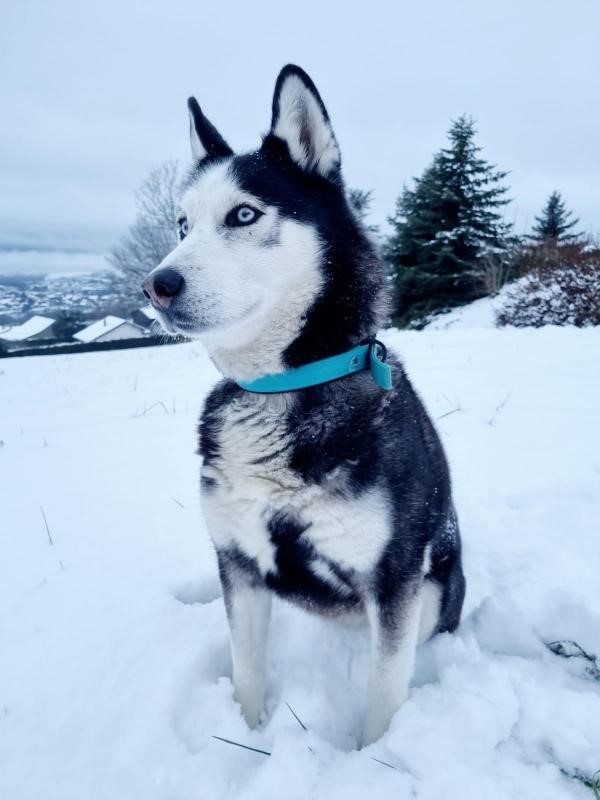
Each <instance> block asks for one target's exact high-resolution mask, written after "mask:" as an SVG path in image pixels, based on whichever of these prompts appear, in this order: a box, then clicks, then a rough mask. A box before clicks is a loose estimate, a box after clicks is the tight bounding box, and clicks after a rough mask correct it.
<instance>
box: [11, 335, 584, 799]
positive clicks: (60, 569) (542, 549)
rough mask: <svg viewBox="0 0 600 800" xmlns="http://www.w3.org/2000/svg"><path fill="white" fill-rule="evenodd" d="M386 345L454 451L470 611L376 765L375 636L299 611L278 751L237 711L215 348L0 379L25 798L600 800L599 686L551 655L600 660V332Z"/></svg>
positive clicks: (279, 608)
mask: <svg viewBox="0 0 600 800" xmlns="http://www.w3.org/2000/svg"><path fill="white" fill-rule="evenodd" d="M383 338H384V340H385V341H386V342H387V344H388V345H390V346H392V347H393V348H395V349H396V350H397V351H398V352H399V353H401V355H402V357H403V358H404V360H405V363H406V365H407V368H408V371H409V374H410V375H411V377H412V378H413V381H414V383H415V385H416V386H417V388H418V390H419V391H420V393H421V394H422V396H423V398H424V400H425V401H426V404H427V406H428V408H429V409H430V412H431V414H432V416H433V417H434V418H435V419H436V420H437V425H438V427H439V430H440V432H441V435H442V437H443V440H444V443H445V446H446V448H447V452H448V456H449V460H450V463H451V468H452V473H453V478H454V484H455V495H456V503H457V507H458V512H459V516H460V520H461V525H462V531H463V537H464V542H465V571H466V574H467V580H468V594H467V600H466V606H465V614H464V621H463V623H462V625H461V627H460V628H459V631H458V632H457V633H456V634H455V635H452V636H450V635H444V636H439V637H437V638H436V639H434V640H433V641H431V642H430V643H428V644H426V645H424V646H423V647H422V648H421V651H420V654H419V659H418V665H417V671H416V675H415V679H414V681H413V687H412V690H411V695H410V698H409V700H408V701H407V703H406V704H405V705H404V707H403V708H402V709H401V710H400V711H399V712H398V713H397V714H396V716H395V717H394V719H393V721H392V725H391V728H390V731H389V732H388V734H387V735H386V736H385V737H384V738H383V739H382V740H381V741H380V742H378V743H376V744H374V745H372V746H371V747H369V748H367V749H366V750H363V751H360V750H357V749H356V747H357V741H358V736H359V731H360V726H361V722H362V718H363V715H364V711H365V701H366V676H367V667H368V639H367V633H366V631H365V630H362V629H360V628H359V629H346V628H344V627H341V626H339V625H338V624H336V623H334V622H331V621H326V620H322V619H319V618H316V617H310V616H307V615H306V614H304V613H303V612H302V611H300V610H298V609H296V608H294V607H292V606H288V605H284V604H283V603H279V602H277V603H276V604H275V609H274V618H273V622H272V628H271V643H270V650H269V657H268V689H267V696H268V700H267V712H266V717H265V720H264V722H263V724H262V725H261V727H260V728H259V729H258V730H255V731H249V730H248V729H247V727H246V726H245V723H244V722H243V720H242V718H241V715H240V711H239V707H238V706H237V705H236V704H235V703H234V702H233V699H232V688H231V682H230V677H229V676H230V669H231V665H230V657H229V651H228V633H227V625H226V621H225V611H224V608H223V602H222V599H221V597H220V590H219V584H218V578H217V572H216V567H215V559H214V555H213V551H212V548H211V546H210V543H209V540H208V537H207V534H206V530H205V527H204V524H203V521H202V516H201V511H200V508H199V498H198V469H199V463H198V457H197V456H196V455H195V454H194V450H195V447H196V442H195V426H196V417H197V411H198V409H199V407H200V404H201V401H202V398H203V397H204V396H205V394H206V392H207V391H208V389H209V388H210V386H211V385H212V384H213V383H214V381H215V380H216V379H217V374H216V372H215V370H214V367H213V366H212V365H211V363H210V361H209V360H208V358H207V357H206V355H205V354H204V352H203V351H202V348H201V347H200V346H199V345H196V344H181V345H173V346H170V347H163V348H144V349H137V350H130V351H111V352H107V353H88V354H73V355H63V356H45V357H30V358H22V359H6V360H4V361H2V362H0V440H2V442H1V446H0V487H1V493H2V501H1V509H2V514H1V519H2V527H1V530H0V544H1V546H2V554H3V558H2V562H1V566H0V626H1V631H0V640H1V641H2V655H1V657H0V796H2V797H5V798H15V799H16V798H18V800H40V798H44V800H71V799H73V800H75V798H77V800H80V799H81V798H86V800H106V799H107V798H110V800H139V798H142V797H143V798H144V800H213V799H214V800H217V799H218V800H221V799H224V798H236V800H238V798H241V800H244V799H248V798H253V799H254V798H256V800H269V798H278V799H279V798H282V797H283V798H286V800H287V798H311V800H312V799H313V798H317V799H318V798H327V799H328V800H337V798H344V800H355V799H356V800H358V799H359V798H360V800H364V798H365V796H369V797H373V798H392V797H393V798H403V797H415V798H419V800H434V798H435V800H439V798H441V797H443V798H445V799H446V800H470V798H478V799H479V798H485V799H486V800H505V799H510V800H514V799H515V798H518V800H529V798H531V799H532V800H534V799H535V800H540V798H552V800H563V798H564V799H567V798H568V799H569V800H570V799H573V800H575V799H577V798H581V800H586V798H587V800H589V798H590V797H591V792H590V791H589V789H587V788H586V787H585V786H583V784H582V783H581V782H579V781H577V780H574V779H572V778H569V777H567V775H573V774H575V773H577V774H581V775H588V776H590V775H592V774H593V773H594V772H595V771H596V770H598V769H600V683H598V682H597V681H595V680H593V678H592V677H591V675H589V674H587V673H586V672H585V666H586V663H585V662H584V661H582V659H578V658H572V659H566V658H561V657H559V656H557V655H555V654H553V653H552V652H550V651H549V650H548V649H547V647H545V646H544V644H543V643H544V642H551V641H555V640H561V639H572V640H575V641H577V642H578V643H579V645H580V646H581V647H583V648H584V649H585V650H586V651H587V652H588V653H596V654H600V616H599V611H598V609H599V607H600V580H599V565H600V536H599V535H598V534H599V531H598V520H599V519H600V434H599V431H598V424H597V414H598V408H600V372H599V371H598V368H597V363H598V358H597V356H598V350H599V347H600V329H583V330H577V329H572V328H543V329H539V330H518V329H501V330H485V329H480V330H477V331H476V332H475V331H474V330H461V329H453V328H450V329H449V330H446V331H435V330H434V331H421V332H395V331H390V332H387V333H385V334H383ZM41 509H43V512H44V514H45V517H46V519H47V522H48V529H49V534H50V536H51V538H52V542H53V543H52V544H50V541H49V536H48V533H47V531H46V528H45V524H44V519H43V516H42V510H41ZM286 703H287V704H289V706H291V708H292V709H293V710H294V711H295V712H296V714H297V715H298V716H299V717H300V719H301V720H302V722H303V723H304V724H305V725H306V726H307V728H308V731H307V732H305V731H304V730H303V729H302V727H301V726H300V724H299V723H298V722H297V721H296V719H295V718H294V717H293V715H292V713H291V712H290V710H289V708H288V706H287V705H286ZM215 735H216V736H221V737H224V738H227V739H231V740H234V741H236V742H240V743H243V744H246V745H249V746H251V747H255V748H259V749H262V750H265V751H268V752H269V753H271V755H270V756H266V755H263V754H260V753H256V752H251V751H247V750H243V749H240V748H239V747H235V746H232V745H230V744H226V743H224V742H221V741H218V740H216V739H214V738H212V737H213V736H215ZM374 759H379V761H383V762H386V764H388V765H391V766H392V767H394V768H393V769H392V768H390V766H386V765H385V764H381V763H379V761H376V760H374ZM561 770H563V771H564V772H563V771H561Z"/></svg>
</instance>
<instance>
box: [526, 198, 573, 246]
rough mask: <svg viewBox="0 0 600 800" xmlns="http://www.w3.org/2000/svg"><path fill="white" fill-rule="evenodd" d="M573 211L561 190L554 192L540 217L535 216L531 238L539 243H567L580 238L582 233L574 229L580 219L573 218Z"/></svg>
mask: <svg viewBox="0 0 600 800" xmlns="http://www.w3.org/2000/svg"><path fill="white" fill-rule="evenodd" d="M572 217H573V212H572V211H567V209H566V208H565V204H564V201H563V199H562V197H561V194H560V192H557V191H556V190H555V191H554V192H552V194H551V195H550V197H549V198H548V200H547V202H546V205H545V206H544V208H543V210H542V213H541V214H540V216H539V217H536V218H535V225H534V226H533V227H532V229H531V230H532V235H531V238H532V239H533V240H534V241H535V242H537V243H539V244H549V243H552V244H563V243H564V244H567V243H571V242H574V241H575V240H576V239H578V238H580V235H581V234H578V233H573V232H572V229H573V228H574V227H575V225H577V224H578V222H579V219H572Z"/></svg>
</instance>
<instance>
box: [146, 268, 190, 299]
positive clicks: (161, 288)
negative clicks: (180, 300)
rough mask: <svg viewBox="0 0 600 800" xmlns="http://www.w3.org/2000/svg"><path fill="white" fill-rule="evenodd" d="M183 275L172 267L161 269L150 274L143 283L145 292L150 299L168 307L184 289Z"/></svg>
mask: <svg viewBox="0 0 600 800" xmlns="http://www.w3.org/2000/svg"><path fill="white" fill-rule="evenodd" d="M183 282H184V281H183V277H182V276H181V275H180V274H179V273H178V272H176V271H175V270H174V269H171V268H170V267H166V268H165V269H161V270H160V272H157V273H155V274H154V275H148V277H147V278H146V280H145V281H144V283H143V292H144V294H145V295H146V297H147V298H148V299H149V300H154V302H155V303H157V304H158V305H159V306H162V307H163V308H168V306H170V305H171V302H172V301H173V298H174V297H176V296H177V295H178V294H179V293H180V292H181V290H182V289H183Z"/></svg>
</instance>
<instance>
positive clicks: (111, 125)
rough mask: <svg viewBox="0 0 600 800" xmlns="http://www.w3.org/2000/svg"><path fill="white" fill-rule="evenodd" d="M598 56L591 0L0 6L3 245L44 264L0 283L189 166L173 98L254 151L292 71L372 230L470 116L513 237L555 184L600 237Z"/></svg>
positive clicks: (18, 264) (181, 117)
mask: <svg viewBox="0 0 600 800" xmlns="http://www.w3.org/2000/svg"><path fill="white" fill-rule="evenodd" d="M599 42H600V0H573V2H565V1H564V0H413V2H410V3H407V2H402V0H387V1H386V2H383V0H369V2H364V1H363V2H360V3H352V2H350V0H346V2H344V3H342V2H336V3H333V2H332V3H327V2H326V1H325V0H302V2H299V3H298V4H297V5H296V4H295V3H294V2H293V0H292V1H290V0H287V2H282V0H276V1H273V2H261V0H247V1H246V2H239V1H238V2H235V0H229V2H221V3H215V2H201V0H195V2H190V1H189V0H176V1H175V0H171V2H168V3H167V2H162V1H159V0H145V1H144V2H127V0H120V1H119V0H101V2H95V3H89V2H82V0H78V2H71V1H70V0H44V1H43V2H42V1H40V0H37V1H36V0H19V2H13V3H10V4H9V3H2V8H1V10H0V109H1V115H2V125H1V126H0V186H1V190H0V249H3V250H5V251H6V250H11V249H14V248H19V249H20V250H35V251H40V250H49V251H53V252H51V253H49V254H48V255H44V254H43V253H39V252H38V253H33V254H31V255H23V254H21V255H20V256H19V257H18V258H16V257H15V256H14V254H13V253H11V252H4V253H2V252H0V271H2V270H4V271H12V270H13V269H19V270H22V271H23V270H26V269H29V267H28V266H27V265H28V264H29V262H30V261H31V267H32V268H40V269H44V268H45V267H46V266H47V267H48V268H49V269H55V268H57V267H56V265H57V264H60V263H61V260H60V257H59V255H58V254H59V253H60V252H63V251H71V253H72V252H73V251H76V252H83V253H85V256H82V258H81V262H82V263H83V264H84V266H86V267H87V268H89V266H90V265H93V264H95V263H97V261H98V260H99V258H100V256H94V255H93V254H94V253H97V254H101V253H102V252H103V251H104V250H106V248H108V247H110V245H111V244H112V243H113V242H114V241H115V239H116V238H118V237H119V236H120V235H121V234H122V233H123V232H124V231H125V230H126V228H127V226H128V224H129V223H130V222H131V221H132V218H133V214H134V206H133V191H134V189H135V187H136V186H137V185H138V184H139V182H140V181H141V180H142V179H143V178H144V177H145V175H147V173H148V171H149V170H150V169H151V168H152V167H153V166H155V165H157V164H159V163H160V162H161V161H163V160H165V159H168V158H175V159H178V160H179V161H180V162H181V163H182V164H187V161H188V158H189V150H188V138H187V135H188V134H187V112H186V107H185V101H186V98H187V96H188V95H189V94H192V93H193V94H195V95H196V96H197V98H198V100H199V102H200V104H201V105H202V107H203V109H204V111H205V112H206V114H207V115H208V116H209V118H210V119H211V120H212V121H213V123H214V124H215V125H216V126H217V127H218V128H219V129H220V130H221V132H222V133H223V134H224V136H225V138H226V139H227V140H228V141H229V143H230V144H231V145H232V146H233V147H234V148H236V149H240V150H244V149H252V148H254V147H255V146H256V145H257V144H258V142H259V136H260V134H261V133H262V132H264V131H265V129H266V126H267V124H268V122H269V117H270V102H271V93H272V90H273V84H274V81H275V77H276V75H277V72H278V70H279V69H280V68H281V66H282V65H283V64H285V63H286V62H288V61H292V62H295V63H297V64H300V65H301V66H303V67H304V68H305V69H306V70H307V71H308V72H309V74H310V75H311V76H312V77H313V79H314V81H315V83H316V84H317V86H318V88H319V90H320V91H321V94H322V96H323V98H324V100H325V103H326V105H327V106H328V108H329V111H330V115H331V118H332V122H333V125H334V128H335V130H336V133H337V136H338V140H339V142H340V145H341V148H342V155H343V164H344V170H345V175H346V180H347V182H348V183H349V184H350V185H351V186H356V187H360V188H366V189H373V190H374V193H375V205H374V214H373V216H374V220H373V221H375V222H378V223H382V222H384V221H385V218H386V216H387V215H388V214H389V213H390V212H391V211H392V210H393V207H394V201H395V198H396V197H397V195H398V193H399V192H400V190H401V188H402V184H403V183H404V182H405V181H407V180H409V179H410V178H411V176H414V175H418V174H420V172H421V171H422V170H423V168H424V167H425V166H426V165H427V164H428V163H429V161H430V159H431V155H432V153H433V152H434V151H435V150H437V149H438V148H439V147H441V146H443V145H444V143H445V134H446V131H447V129H448V125H449V122H450V120H451V119H452V118H455V117H457V116H458V115H460V114H461V113H463V112H466V113H468V114H471V115H472V116H473V117H475V119H476V120H477V124H478V128H479V134H478V142H479V144H481V145H482V146H483V148H484V156H485V157H487V158H488V159H489V160H490V161H492V162H494V163H497V164H498V165H499V166H500V167H501V168H503V169H508V170H510V175H509V178H508V183H509V184H510V187H511V189H510V196H511V197H512V198H513V199H514V202H513V203H512V205H511V206H510V207H509V208H508V211H507V217H508V218H509V219H510V220H511V221H514V222H515V223H516V228H517V231H518V232H522V231H524V230H525V229H527V228H528V227H529V226H530V224H531V222H532V219H533V215H534V214H536V213H539V210H540V207H541V206H542V204H543V203H544V201H545V200H546V198H547V195H548V194H549V193H550V192H551V191H552V190H553V189H554V188H557V189H559V190H560V191H561V192H562V193H563V194H564V196H565V199H566V201H567V204H568V205H569V207H572V208H573V209H575V211H576V212H577V214H578V216H579V217H580V218H581V227H582V228H584V229H586V230H589V231H593V232H595V233H598V232H600V157H599V151H600V96H599V95H600V92H599V90H600V46H599V44H598V43H599ZM68 261H69V266H70V267H71V266H74V265H75V264H76V263H77V262H78V258H77V257H76V256H75V257H74V256H73V255H71V256H70V257H69V259H68ZM34 262H35V263H34Z"/></svg>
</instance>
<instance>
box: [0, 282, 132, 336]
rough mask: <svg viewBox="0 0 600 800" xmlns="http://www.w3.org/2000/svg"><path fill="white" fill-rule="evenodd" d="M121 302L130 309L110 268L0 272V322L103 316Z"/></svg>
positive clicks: (14, 323)
mask: <svg viewBox="0 0 600 800" xmlns="http://www.w3.org/2000/svg"><path fill="white" fill-rule="evenodd" d="M123 305H125V306H126V307H127V308H129V309H131V308H132V301H131V299H130V298H129V299H125V301H124V298H123V295H122V286H121V285H120V284H119V281H118V280H117V276H116V273H114V272H111V271H110V270H106V271H100V272H89V273H65V274H62V275H61V274H58V275H53V274H51V273H50V274H45V275H2V274H0V325H2V324H6V325H16V324H19V323H21V322H24V321H25V320H26V319H28V318H29V317H31V316H32V315H33V314H41V315H42V316H54V317H56V316H57V315H58V314H59V313H67V314H77V315H79V316H81V317H83V318H88V317H91V316H103V315H104V314H106V313H108V311H109V310H111V309H112V310H113V311H114V310H115V309H117V308H120V307H121V306H123ZM133 307H135V302H134V303H133Z"/></svg>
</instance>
